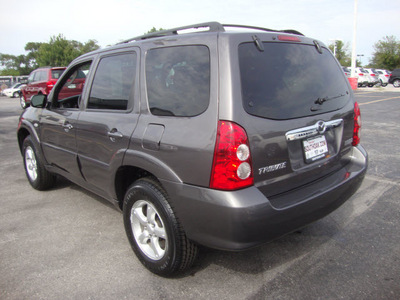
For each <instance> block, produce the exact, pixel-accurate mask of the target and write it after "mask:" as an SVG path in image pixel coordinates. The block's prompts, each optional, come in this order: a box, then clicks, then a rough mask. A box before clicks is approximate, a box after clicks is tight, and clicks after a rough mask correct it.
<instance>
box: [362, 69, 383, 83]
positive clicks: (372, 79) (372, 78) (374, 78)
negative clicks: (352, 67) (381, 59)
mask: <svg viewBox="0 0 400 300" xmlns="http://www.w3.org/2000/svg"><path fill="white" fill-rule="evenodd" d="M364 71H365V72H366V73H368V75H369V76H370V82H369V84H368V86H369V87H373V86H374V85H377V84H380V81H379V74H377V73H375V72H374V71H373V70H372V69H367V68H364Z"/></svg>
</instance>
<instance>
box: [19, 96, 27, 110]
mask: <svg viewBox="0 0 400 300" xmlns="http://www.w3.org/2000/svg"><path fill="white" fill-rule="evenodd" d="M19 104H20V105H21V108H22V109H25V108H27V107H28V104H27V103H26V101H25V98H24V95H22V94H21V95H20V96H19Z"/></svg>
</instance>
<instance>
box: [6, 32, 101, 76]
mask: <svg viewBox="0 0 400 300" xmlns="http://www.w3.org/2000/svg"><path fill="white" fill-rule="evenodd" d="M99 48H100V46H99V45H98V44H97V41H96V40H89V41H87V42H86V43H81V42H78V41H74V40H67V39H66V38H65V37H64V36H63V35H62V34H59V35H58V36H53V37H51V38H50V41H49V42H48V43H37V42H29V43H27V44H26V45H25V51H27V52H28V54H26V55H18V56H16V55H10V54H3V53H0V65H1V66H2V70H1V71H0V75H8V76H19V75H28V74H29V73H30V72H32V71H33V70H35V69H37V68H39V67H44V66H52V67H66V66H68V64H69V63H70V62H71V61H72V60H74V59H75V58H77V57H78V56H80V55H82V54H85V53H87V52H91V51H94V50H97V49H99Z"/></svg>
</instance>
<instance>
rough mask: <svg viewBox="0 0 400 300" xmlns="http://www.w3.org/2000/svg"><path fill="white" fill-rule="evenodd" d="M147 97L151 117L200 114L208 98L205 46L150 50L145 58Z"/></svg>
mask: <svg viewBox="0 0 400 300" xmlns="http://www.w3.org/2000/svg"><path fill="white" fill-rule="evenodd" d="M146 83H147V97H148V101H149V107H150V111H151V113H152V114H154V115H164V116H181V117H183V116H184V117H190V116H196V115H199V114H201V113H203V112H204V111H205V110H206V109H207V107H208V103H209V98H210V55H209V50H208V48H207V47H206V46H180V47H170V48H158V49H153V50H150V51H149V52H148V53H147V57H146Z"/></svg>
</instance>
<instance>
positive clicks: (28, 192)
mask: <svg viewBox="0 0 400 300" xmlns="http://www.w3.org/2000/svg"><path fill="white" fill-rule="evenodd" d="M355 97H356V100H357V101H358V102H359V104H360V108H361V115H362V122H363V123H362V133H361V134H362V136H361V143H362V144H363V145H364V147H365V148H366V149H367V151H368V153H369V161H370V164H369V170H368V173H367V176H366V178H365V180H364V182H363V185H362V187H361V189H360V190H359V191H358V193H357V194H356V195H354V196H353V197H352V198H351V199H350V200H349V201H347V202H346V203H345V204H344V205H343V206H341V207H340V208H339V209H338V210H336V211H335V212H333V213H332V214H330V215H329V216H327V217H325V218H324V219H322V220H320V221H318V222H316V223H313V224H311V225H310V226H308V227H306V228H304V229H303V230H301V231H299V232H296V233H293V234H290V235H287V236H285V237H283V238H281V239H279V240H276V241H274V242H272V243H269V244H266V245H264V246H261V247H258V248H256V249H253V250H250V251H247V252H241V253H230V252H221V251H215V250H204V251H203V252H202V254H201V256H200V258H199V260H198V262H197V264H196V265H195V267H194V268H193V270H192V272H191V273H190V274H187V275H186V276H181V277H179V278H174V279H165V278H161V277H158V276H155V275H153V274H152V273H150V272H148V271H147V270H146V269H144V267H142V265H141V264H140V262H139V261H138V260H137V259H136V257H135V255H134V253H133V252H132V250H131V248H130V246H129V243H128V241H127V238H126V236H125V232H124V228H123V222H122V214H121V213H120V212H119V211H117V210H116V209H115V208H113V207H112V206H111V205H109V204H108V203H107V202H106V201H104V200H103V199H101V198H99V197H97V196H96V195H94V194H91V193H89V192H86V191H85V190H83V189H81V188H80V187H78V186H76V185H74V184H71V183H69V182H67V181H65V180H59V181H58V183H57V186H56V188H54V189H52V190H50V191H46V192H39V191H36V190H33V189H32V188H31V187H30V185H29V183H28V181H27V180H26V178H25V174H24V170H23V165H22V158H21V155H20V153H19V150H18V147H17V141H16V128H17V124H18V116H19V114H20V113H21V109H20V107H19V102H18V100H17V99H9V98H6V97H0V170H1V180H0V191H1V194H0V195H1V196H0V197H1V198H0V299H1V300H3V299H400V284H399V282H400V234H399V229H400V197H399V194H400V170H399V166H400V145H399V138H398V134H399V132H400V122H399V119H400V89H394V88H393V87H392V86H388V87H387V88H372V89H368V88H364V89H362V88H360V89H358V90H357V91H356V92H355Z"/></svg>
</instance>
